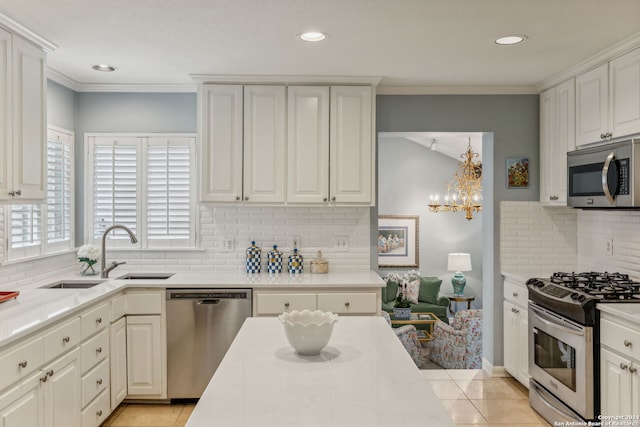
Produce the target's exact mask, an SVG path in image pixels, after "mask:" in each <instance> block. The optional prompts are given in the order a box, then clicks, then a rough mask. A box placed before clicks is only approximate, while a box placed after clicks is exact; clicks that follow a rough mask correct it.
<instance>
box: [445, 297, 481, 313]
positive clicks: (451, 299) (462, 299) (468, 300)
mask: <svg viewBox="0 0 640 427" xmlns="http://www.w3.org/2000/svg"><path fill="white" fill-rule="evenodd" d="M446 297H447V298H449V313H451V315H452V316H454V315H455V311H453V310H452V309H451V303H453V302H455V303H456V311H458V303H459V302H466V303H467V310H469V309H470V308H471V302H472V301H473V300H475V299H476V297H474V296H467V295H454V294H449V295H446Z"/></svg>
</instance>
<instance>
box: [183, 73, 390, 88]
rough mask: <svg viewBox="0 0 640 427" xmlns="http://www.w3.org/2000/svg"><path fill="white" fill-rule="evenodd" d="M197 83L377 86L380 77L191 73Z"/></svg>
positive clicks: (380, 79)
mask: <svg viewBox="0 0 640 427" xmlns="http://www.w3.org/2000/svg"><path fill="white" fill-rule="evenodd" d="M190 76H191V78H192V79H193V80H194V81H195V82H197V83H220V84H228V83H234V84H317V85H327V84H344V85H367V86H378V84H379V83H380V81H382V77H373V76H370V77H366V76H272V75H246V74H245V75H223V74H191V75H190Z"/></svg>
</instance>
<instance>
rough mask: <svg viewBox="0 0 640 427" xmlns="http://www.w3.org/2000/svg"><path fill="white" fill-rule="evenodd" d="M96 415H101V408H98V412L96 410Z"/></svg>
mask: <svg viewBox="0 0 640 427" xmlns="http://www.w3.org/2000/svg"><path fill="white" fill-rule="evenodd" d="M96 415H97V416H99V417H101V416H102V409H100V410H99V411H98V412H96Z"/></svg>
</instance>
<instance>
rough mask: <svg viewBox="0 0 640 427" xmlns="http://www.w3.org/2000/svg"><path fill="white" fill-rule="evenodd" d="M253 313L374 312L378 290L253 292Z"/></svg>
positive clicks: (261, 314) (379, 302)
mask: <svg viewBox="0 0 640 427" xmlns="http://www.w3.org/2000/svg"><path fill="white" fill-rule="evenodd" d="M253 295H254V300H253V314H254V316H273V315H276V314H280V313H283V312H285V311H292V310H305V309H306V310H323V311H331V312H333V313H338V314H343V315H344V314H356V315H364V314H376V313H377V312H378V309H379V307H380V306H381V300H380V290H379V288H377V289H376V290H373V289H372V290H367V291H351V292H347V291H344V292H338V291H331V292H329V291H327V292H322V291H316V292H314V291H311V290H306V291H302V290H301V291H299V292H298V291H297V290H292V291H278V290H264V291H259V290H255V289H254V292H253Z"/></svg>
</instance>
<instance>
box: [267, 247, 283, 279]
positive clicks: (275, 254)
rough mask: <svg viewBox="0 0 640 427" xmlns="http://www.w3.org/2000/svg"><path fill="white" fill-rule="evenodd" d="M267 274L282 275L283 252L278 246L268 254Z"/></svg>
mask: <svg viewBox="0 0 640 427" xmlns="http://www.w3.org/2000/svg"><path fill="white" fill-rule="evenodd" d="M267 273H282V252H280V251H279V250H278V245H273V250H271V251H269V252H267Z"/></svg>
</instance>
